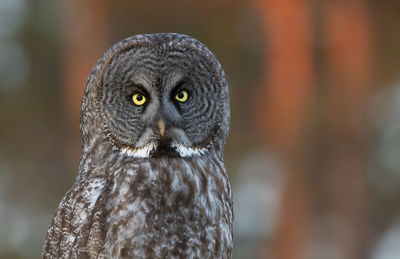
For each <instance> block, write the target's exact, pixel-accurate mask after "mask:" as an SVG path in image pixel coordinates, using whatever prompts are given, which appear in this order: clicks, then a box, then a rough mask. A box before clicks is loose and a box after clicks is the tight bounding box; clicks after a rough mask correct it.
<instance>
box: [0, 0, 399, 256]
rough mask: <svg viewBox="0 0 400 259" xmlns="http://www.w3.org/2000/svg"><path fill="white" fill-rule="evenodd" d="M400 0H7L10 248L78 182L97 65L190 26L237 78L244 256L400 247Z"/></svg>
mask: <svg viewBox="0 0 400 259" xmlns="http://www.w3.org/2000/svg"><path fill="white" fill-rule="evenodd" d="M399 11H400V2H399V1H394V0H393V1H389V0H387V1H378V0H352V1H349V0H303V1H298V0H265V1H258V0H253V1H245V0H232V1H228V0H221V1H213V0H203V1H186V0H170V1H161V0H160V1H156V0H150V1H138V0H137V1H121V0H118V1H116V0H113V1H111V0H108V1H107V0H87V1H79V0H64V1H62V0H60V1H53V0H0V258H38V257H39V256H40V253H41V248H42V244H43V241H44V238H45V234H46V230H47V227H48V225H49V223H50V220H51V218H52V215H53V213H54V210H55V209H56V207H57V206H58V203H59V201H60V199H61V198H62V196H63V195H64V193H65V192H66V191H67V190H68V189H69V188H70V187H71V186H72V183H73V181H74V178H75V175H76V171H77V167H78V162H79V157H80V135H79V108H80V102H81V97H82V93H83V89H84V87H85V83H86V80H87V77H88V75H89V73H90V71H91V69H92V67H93V65H94V64H95V63H96V61H97V60H98V59H99V58H100V57H101V55H102V54H103V53H104V52H105V51H106V50H107V49H108V48H109V47H110V46H111V45H113V44H114V43H116V42H118V41H120V40H122V39H123V38H126V37H128V36H131V35H134V34H138V33H156V32H179V33H185V34H188V35H190V36H193V37H195V38H197V39H198V40H200V41H201V42H203V43H205V44H206V45H207V46H208V47H209V48H210V50H211V51H213V52H214V54H215V55H216V56H217V58H218V59H219V60H220V62H221V64H222V66H223V68H224V69H225V72H226V75H227V78H228V82H229V84H230V89H231V107H232V108H231V109H232V122H231V133H230V136H229V139H228V142H227V144H226V149H225V160H226V166H227V168H228V172H229V175H230V178H231V181H232V184H233V195H234V206H235V232H234V240H235V247H234V258H246V259H247V258H273V259H321V258H323V259H364V258H370V259H398V258H400V157H399V155H400V33H399V28H400V16H399Z"/></svg>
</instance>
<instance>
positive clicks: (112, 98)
mask: <svg viewBox="0 0 400 259" xmlns="http://www.w3.org/2000/svg"><path fill="white" fill-rule="evenodd" d="M229 114H230V112H229V92H228V85H227V82H226V79H225V75H224V72H223V70H222V68H221V65H220V64H219V62H218V61H217V59H216V58H215V57H214V55H213V54H212V53H211V52H210V51H209V50H208V48H207V47H206V46H204V45H203V44H202V43H200V42H198V41H197V40H195V39H193V38H191V37H189V36H186V35H182V34H171V33H168V34H147V35H136V36H133V37H130V38H127V39H125V40H123V41H121V42H120V43H118V44H116V45H114V46H113V47H112V48H110V49H109V50H108V51H107V52H106V53H105V54H104V56H103V57H102V58H101V59H100V60H99V62H98V63H97V64H96V66H95V67H94V69H93V71H92V74H91V76H90V77H89V80H88V83H87V86H86V90H85V94H84V97H83V102H82V109H81V130H82V136H83V145H84V146H85V145H89V144H90V143H94V142H95V140H96V139H97V138H99V137H102V136H103V137H105V139H106V141H109V142H110V144H112V145H113V146H115V147H117V148H119V149H120V150H121V152H123V153H125V154H126V155H128V156H131V157H138V158H147V157H157V156H178V157H191V156H199V155H203V154H206V153H207V152H210V151H217V152H219V151H222V149H223V146H224V143H225V140H226V137H227V134H228V130H229V117H230V115H229ZM99 135H101V136H99Z"/></svg>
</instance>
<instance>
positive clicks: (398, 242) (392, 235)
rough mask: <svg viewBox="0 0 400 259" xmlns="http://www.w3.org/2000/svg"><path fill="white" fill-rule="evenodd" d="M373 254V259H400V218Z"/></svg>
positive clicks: (379, 242) (383, 237) (380, 241)
mask: <svg viewBox="0 0 400 259" xmlns="http://www.w3.org/2000/svg"><path fill="white" fill-rule="evenodd" d="M371 254H372V255H371V259H399V258H400V218H398V219H397V221H396V222H395V223H394V224H393V225H392V226H390V227H389V230H388V231H387V232H386V233H385V234H384V235H383V236H382V238H381V239H380V240H379V241H378V243H377V245H376V246H375V248H374V249H373V250H372V253H371Z"/></svg>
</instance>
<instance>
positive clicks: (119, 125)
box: [43, 33, 233, 258]
mask: <svg viewBox="0 0 400 259" xmlns="http://www.w3.org/2000/svg"><path fill="white" fill-rule="evenodd" d="M183 90H184V91H185V92H187V93H188V96H189V97H188V99H187V101H185V102H178V101H177V99H176V98H175V96H176V93H178V92H180V91H183ZM135 93H140V94H141V95H143V96H144V97H146V100H147V101H146V103H145V104H144V105H135V104H134V103H133V102H132V96H133V95H134V94H135ZM229 114H230V112H229V93H228V85H227V82H226V79H225V75H224V72H223V70H222V68H221V66H220V64H219V62H218V61H217V60H216V58H215V57H214V55H213V54H212V53H211V52H210V51H209V50H208V49H207V47H205V46H204V45H203V44H201V43H200V42H198V41H197V40H195V39H193V38H191V37H189V36H186V35H181V34H173V33H170V34H147V35H137V36H133V37H130V38H127V39H125V40H123V41H121V42H120V43H118V44H116V45H114V46H113V47H112V48H110V49H109V50H108V51H107V52H106V53H105V54H104V56H103V57H102V58H101V59H100V60H99V61H98V63H97V64H96V65H95V67H94V69H93V71H92V73H91V75H90V77H89V80H88V83H87V85H86V89H85V92H84V96H83V101H82V108H81V134H82V156H81V161H80V166H79V170H78V175H77V178H76V181H75V183H74V185H73V187H72V188H71V189H70V190H69V191H68V192H67V194H66V195H65V197H64V198H63V199H62V201H61V203H60V205H59V207H58V209H57V211H56V213H55V216H54V218H53V221H52V223H51V226H50V228H49V230H48V232H47V237H46V241H45V245H44V249H43V258H78V257H79V258H81V257H85V258H86V257H89V258H118V257H123V258H125V257H126V258H230V257H231V253H232V221H233V211H232V201H231V189H230V184H229V181H228V177H227V174H226V172H225V168H224V163H223V155H222V151H223V146H224V143H225V140H226V137H227V134H228V131H229V116H230V115H229ZM160 121H162V122H163V123H161V122H160ZM160 123H161V124H160ZM164 125H165V127H164ZM164 128H165V131H164Z"/></svg>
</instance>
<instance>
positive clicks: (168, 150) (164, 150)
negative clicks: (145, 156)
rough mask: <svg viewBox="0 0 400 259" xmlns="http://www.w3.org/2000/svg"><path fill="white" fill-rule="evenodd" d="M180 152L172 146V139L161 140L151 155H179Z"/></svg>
mask: <svg viewBox="0 0 400 259" xmlns="http://www.w3.org/2000/svg"><path fill="white" fill-rule="evenodd" d="M178 156H179V153H178V152H177V151H176V150H175V149H174V148H172V147H171V145H170V141H167V140H160V141H159V143H158V146H157V149H155V150H153V151H151V152H150V157H178Z"/></svg>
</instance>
